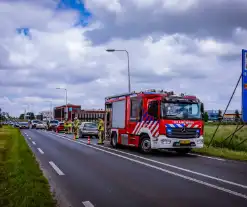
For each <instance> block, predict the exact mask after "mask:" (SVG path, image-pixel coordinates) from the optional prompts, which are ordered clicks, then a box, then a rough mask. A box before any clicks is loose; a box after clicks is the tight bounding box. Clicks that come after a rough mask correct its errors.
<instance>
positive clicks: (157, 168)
mask: <svg viewBox="0 0 247 207" xmlns="http://www.w3.org/2000/svg"><path fill="white" fill-rule="evenodd" d="M61 138H62V139H66V140H68V141H71V142H75V143H78V144H81V145H84V146H88V147H91V148H93V149H96V150H99V151H102V152H105V153H108V154H111V155H114V156H116V157H121V158H123V159H126V160H129V161H131V162H135V163H138V164H141V165H144V166H147V167H150V168H153V169H156V170H159V171H162V172H165V173H167V174H170V175H174V176H177V177H181V178H184V179H185V180H190V181H192V182H195V183H198V184H202V185H205V186H208V187H211V188H214V189H217V190H219V191H223V192H226V193H229V194H232V195H235V196H238V197H241V198H244V199H246V200H247V195H244V194H242V193H238V192H236V191H232V190H230V189H227V188H223V187H220V186H217V185H214V184H211V183H207V182H205V181H201V180H198V179H195V178H192V177H189V176H186V175H182V174H180V173H176V172H173V171H170V170H166V169H164V168H161V167H157V166H155V165H151V164H148V163H145V162H142V161H139V160H135V159H132V158H129V157H125V156H123V155H120V154H116V153H113V152H110V151H107V150H104V149H100V148H98V147H95V146H93V145H87V144H85V143H82V142H78V141H75V140H72V139H68V138H65V137H61ZM228 182H230V181H228ZM239 185H240V184H239ZM245 187H246V186H245Z"/></svg>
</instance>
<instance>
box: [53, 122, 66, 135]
mask: <svg viewBox="0 0 247 207" xmlns="http://www.w3.org/2000/svg"><path fill="white" fill-rule="evenodd" d="M55 131H56V132H57V133H59V132H64V123H63V122H59V123H58V125H57V126H55Z"/></svg>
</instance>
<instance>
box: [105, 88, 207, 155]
mask: <svg viewBox="0 0 247 207" xmlns="http://www.w3.org/2000/svg"><path fill="white" fill-rule="evenodd" d="M105 111H106V116H105V138H106V140H108V141H110V143H111V145H112V146H113V147H114V148H117V147H118V146H119V145H126V146H133V147H136V148H139V149H140V150H141V151H142V152H144V153H149V152H151V151H152V150H153V149H170V150H174V151H176V152H178V153H183V154H184V153H188V152H189V151H190V150H191V149H192V148H202V147H203V143H204V142H203V132H204V123H203V113H204V106H203V103H202V102H201V101H200V100H199V99H198V98H197V97H196V96H193V95H185V94H180V95H175V94H174V92H172V91H171V92H166V91H163V90H155V89H150V90H145V91H141V92H132V93H126V94H120V95H115V96H110V97H106V98H105Z"/></svg>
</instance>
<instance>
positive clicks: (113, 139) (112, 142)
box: [111, 133, 118, 148]
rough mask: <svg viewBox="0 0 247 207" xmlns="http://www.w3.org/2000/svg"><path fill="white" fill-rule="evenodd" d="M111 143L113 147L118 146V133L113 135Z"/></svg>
mask: <svg viewBox="0 0 247 207" xmlns="http://www.w3.org/2000/svg"><path fill="white" fill-rule="evenodd" d="M111 145H112V147H114V148H117V147H118V144H117V134H116V133H114V134H113V135H112V137H111Z"/></svg>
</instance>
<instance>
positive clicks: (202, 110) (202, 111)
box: [201, 103, 204, 113]
mask: <svg viewBox="0 0 247 207" xmlns="http://www.w3.org/2000/svg"><path fill="white" fill-rule="evenodd" d="M201 113H204V104H203V103H201Z"/></svg>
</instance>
